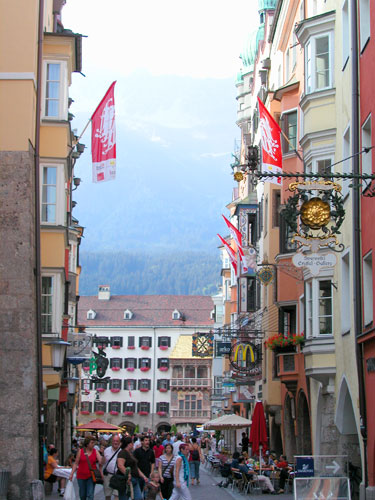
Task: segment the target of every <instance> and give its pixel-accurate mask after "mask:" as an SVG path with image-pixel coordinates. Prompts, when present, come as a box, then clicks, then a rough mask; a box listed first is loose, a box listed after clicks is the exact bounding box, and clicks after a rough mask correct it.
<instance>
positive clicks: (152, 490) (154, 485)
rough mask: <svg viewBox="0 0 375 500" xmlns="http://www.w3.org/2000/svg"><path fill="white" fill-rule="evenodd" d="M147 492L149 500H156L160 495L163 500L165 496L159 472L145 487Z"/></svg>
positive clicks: (153, 474) (151, 477) (154, 473)
mask: <svg viewBox="0 0 375 500" xmlns="http://www.w3.org/2000/svg"><path fill="white" fill-rule="evenodd" d="M145 488H146V491H147V500H156V496H157V495H159V497H160V500H163V495H162V494H161V491H160V476H159V472H157V471H155V472H153V473H152V474H151V476H150V481H149V482H148V483H147V484H146V486H145Z"/></svg>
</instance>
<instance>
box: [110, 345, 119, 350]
mask: <svg viewBox="0 0 375 500" xmlns="http://www.w3.org/2000/svg"><path fill="white" fill-rule="evenodd" d="M112 349H121V346H120V345H113V346H112Z"/></svg>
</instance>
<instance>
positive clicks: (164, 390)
mask: <svg viewBox="0 0 375 500" xmlns="http://www.w3.org/2000/svg"><path fill="white" fill-rule="evenodd" d="M159 391H160V392H167V391H168V389H166V388H165V387H159Z"/></svg>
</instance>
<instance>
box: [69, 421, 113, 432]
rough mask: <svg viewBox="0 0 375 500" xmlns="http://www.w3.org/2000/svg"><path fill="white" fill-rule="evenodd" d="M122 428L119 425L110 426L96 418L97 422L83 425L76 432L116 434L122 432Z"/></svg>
mask: <svg viewBox="0 0 375 500" xmlns="http://www.w3.org/2000/svg"><path fill="white" fill-rule="evenodd" d="M120 430H121V429H120V427H118V426H117V425H112V424H108V423H107V422H104V420H101V419H100V418H96V419H95V420H90V422H87V423H86V424H81V425H78V426H77V427H76V431H80V432H81V431H95V432H115V431H120Z"/></svg>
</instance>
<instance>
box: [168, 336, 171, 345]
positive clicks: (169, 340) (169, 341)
mask: <svg viewBox="0 0 375 500" xmlns="http://www.w3.org/2000/svg"><path fill="white" fill-rule="evenodd" d="M167 338H168V347H171V337H167Z"/></svg>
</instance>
